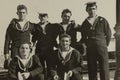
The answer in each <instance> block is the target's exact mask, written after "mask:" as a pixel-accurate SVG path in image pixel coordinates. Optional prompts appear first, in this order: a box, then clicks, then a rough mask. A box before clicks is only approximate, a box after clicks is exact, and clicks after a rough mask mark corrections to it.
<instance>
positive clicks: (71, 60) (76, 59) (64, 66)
mask: <svg viewBox="0 0 120 80" xmlns="http://www.w3.org/2000/svg"><path fill="white" fill-rule="evenodd" d="M54 53H55V54H54V66H56V67H54V68H52V72H53V76H54V75H58V76H59V80H64V73H65V72H68V71H69V70H71V71H72V72H73V75H72V76H71V78H70V80H83V79H82V56H81V55H80V53H79V51H77V50H76V49H74V48H72V47H70V50H69V51H68V54H67V56H66V57H65V59H64V58H63V57H62V56H61V50H60V48H58V49H57V50H55V51H54Z"/></svg>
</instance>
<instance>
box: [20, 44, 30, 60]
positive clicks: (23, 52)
mask: <svg viewBox="0 0 120 80" xmlns="http://www.w3.org/2000/svg"><path fill="white" fill-rule="evenodd" d="M19 54H20V56H21V58H24V59H26V58H28V57H29V55H30V46H29V44H27V43H26V44H22V45H21V46H20V48H19Z"/></svg>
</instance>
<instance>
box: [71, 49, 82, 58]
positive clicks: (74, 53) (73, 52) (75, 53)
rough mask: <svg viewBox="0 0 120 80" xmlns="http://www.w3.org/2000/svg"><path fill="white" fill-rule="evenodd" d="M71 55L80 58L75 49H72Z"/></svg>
mask: <svg viewBox="0 0 120 80" xmlns="http://www.w3.org/2000/svg"><path fill="white" fill-rule="evenodd" d="M72 54H73V55H74V56H76V57H80V56H81V54H80V52H79V51H78V50H76V49H73V50H72Z"/></svg>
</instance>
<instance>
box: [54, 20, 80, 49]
mask: <svg viewBox="0 0 120 80" xmlns="http://www.w3.org/2000/svg"><path fill="white" fill-rule="evenodd" d="M62 24H63V23H62V22H61V23H60V24H57V25H56V26H57V27H58V28H59V29H58V30H59V31H58V32H59V35H61V34H68V35H70V36H71V42H72V43H71V46H72V47H74V48H75V46H76V42H77V32H78V31H80V25H78V24H76V23H75V22H73V21H71V22H70V23H69V24H68V26H67V30H66V31H64V29H63V27H62Z"/></svg>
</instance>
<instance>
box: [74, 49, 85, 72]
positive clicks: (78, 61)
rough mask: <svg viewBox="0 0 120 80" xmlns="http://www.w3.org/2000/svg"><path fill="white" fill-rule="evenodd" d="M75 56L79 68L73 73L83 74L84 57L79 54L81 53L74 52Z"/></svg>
mask: <svg viewBox="0 0 120 80" xmlns="http://www.w3.org/2000/svg"><path fill="white" fill-rule="evenodd" d="M74 53H75V54H76V59H77V60H76V61H77V62H76V64H77V67H76V68H74V69H73V70H72V71H73V73H75V74H76V73H79V72H82V65H83V63H82V56H81V54H80V53H79V51H77V50H76V51H75V52H74Z"/></svg>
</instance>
